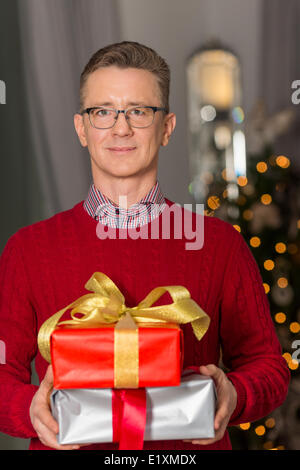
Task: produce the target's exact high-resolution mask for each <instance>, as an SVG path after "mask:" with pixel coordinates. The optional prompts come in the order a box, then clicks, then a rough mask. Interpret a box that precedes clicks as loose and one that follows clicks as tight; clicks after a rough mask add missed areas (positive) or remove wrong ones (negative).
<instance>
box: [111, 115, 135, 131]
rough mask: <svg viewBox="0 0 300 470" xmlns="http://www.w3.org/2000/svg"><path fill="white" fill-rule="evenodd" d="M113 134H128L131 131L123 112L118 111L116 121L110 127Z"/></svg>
mask: <svg viewBox="0 0 300 470" xmlns="http://www.w3.org/2000/svg"><path fill="white" fill-rule="evenodd" d="M112 130H113V133H114V134H118V135H128V134H131V133H132V128H131V127H130V124H129V122H128V120H127V119H126V116H125V113H119V114H118V117H117V120H116V123H115V125H114V127H113V128H112Z"/></svg>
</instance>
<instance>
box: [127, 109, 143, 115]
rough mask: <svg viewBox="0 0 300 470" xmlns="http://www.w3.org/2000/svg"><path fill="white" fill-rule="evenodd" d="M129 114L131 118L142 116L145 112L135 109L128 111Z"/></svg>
mask: <svg viewBox="0 0 300 470" xmlns="http://www.w3.org/2000/svg"><path fill="white" fill-rule="evenodd" d="M130 114H131V115H132V116H144V114H145V112H144V110H143V109H138V108H135V109H132V110H131V111H130Z"/></svg>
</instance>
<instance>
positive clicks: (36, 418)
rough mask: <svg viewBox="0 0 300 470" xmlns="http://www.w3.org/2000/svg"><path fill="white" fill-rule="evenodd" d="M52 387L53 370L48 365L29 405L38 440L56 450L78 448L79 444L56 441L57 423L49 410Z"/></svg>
mask: <svg viewBox="0 0 300 470" xmlns="http://www.w3.org/2000/svg"><path fill="white" fill-rule="evenodd" d="M52 388H53V372H52V366H51V365H50V366H49V367H48V369H47V372H46V375H45V377H44V379H43V380H42V382H41V384H40V386H39V389H38V390H37V392H36V393H35V395H34V397H33V399H32V402H31V405H30V409H29V415H30V419H31V422H32V425H33V427H34V429H35V430H36V432H37V435H38V437H39V439H40V441H41V442H42V443H43V444H44V445H45V446H47V447H52V448H54V449H56V450H71V449H79V447H80V446H79V445H59V444H58V443H57V439H56V434H57V433H58V424H57V422H56V421H55V419H54V418H53V416H52V414H51V411H50V394H51V391H52Z"/></svg>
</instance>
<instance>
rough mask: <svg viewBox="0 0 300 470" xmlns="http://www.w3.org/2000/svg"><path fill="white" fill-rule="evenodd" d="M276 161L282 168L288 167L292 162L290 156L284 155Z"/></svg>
mask: <svg viewBox="0 0 300 470" xmlns="http://www.w3.org/2000/svg"><path fill="white" fill-rule="evenodd" d="M276 163H277V165H278V166H280V168H288V167H289V166H290V164H291V162H290V160H289V158H287V157H284V156H283V155H280V156H279V157H277V158H276Z"/></svg>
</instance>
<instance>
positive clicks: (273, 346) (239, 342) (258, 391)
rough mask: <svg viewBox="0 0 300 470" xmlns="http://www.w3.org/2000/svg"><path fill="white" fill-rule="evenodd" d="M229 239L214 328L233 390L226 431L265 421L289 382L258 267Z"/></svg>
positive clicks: (240, 242) (246, 249)
mask: <svg viewBox="0 0 300 470" xmlns="http://www.w3.org/2000/svg"><path fill="white" fill-rule="evenodd" d="M232 230H234V229H232ZM234 236H235V237H236V244H233V247H234V248H233V255H232V257H231V260H230V262H229V264H228V266H227V269H226V273H225V282H224V285H223V289H224V291H223V298H222V302H221V322H220V335H221V345H222V352H223V363H224V365H225V367H227V368H228V369H229V372H228V374H227V377H228V378H229V379H230V380H231V382H232V383H233V385H234V386H235V388H236V390H237V406H236V409H235V411H234V413H233V415H232V416H231V419H230V422H229V425H236V424H240V423H243V422H251V421H256V420H258V419H260V418H262V417H264V416H266V415H268V414H269V413H270V412H271V411H273V410H274V409H275V408H277V407H279V406H280V405H281V404H282V403H283V401H284V400H285V398H286V395H287V391H288V385H289V381H290V372H289V369H288V367H287V364H286V361H285V360H284V358H283V357H282V351H281V346H280V343H279V341H278V338H277V336H276V331H275V327H274V324H273V321H272V317H271V314H270V308H269V302H268V298H267V295H266V293H265V290H264V287H263V282H262V278H261V275H260V272H259V269H258V266H257V264H256V261H255V259H254V257H253V255H252V253H251V251H250V249H249V247H248V245H247V244H246V242H245V241H244V239H243V237H242V236H241V235H240V234H238V232H236V234H235V235H234Z"/></svg>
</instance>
